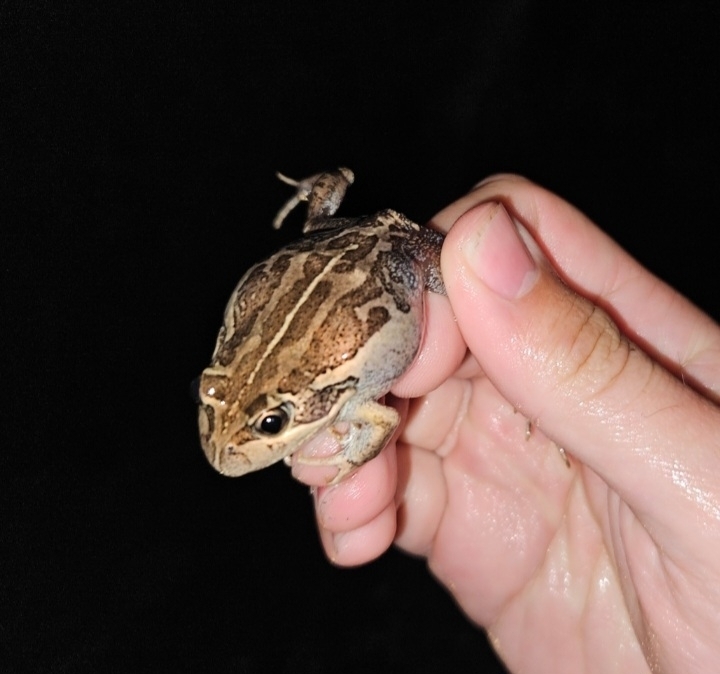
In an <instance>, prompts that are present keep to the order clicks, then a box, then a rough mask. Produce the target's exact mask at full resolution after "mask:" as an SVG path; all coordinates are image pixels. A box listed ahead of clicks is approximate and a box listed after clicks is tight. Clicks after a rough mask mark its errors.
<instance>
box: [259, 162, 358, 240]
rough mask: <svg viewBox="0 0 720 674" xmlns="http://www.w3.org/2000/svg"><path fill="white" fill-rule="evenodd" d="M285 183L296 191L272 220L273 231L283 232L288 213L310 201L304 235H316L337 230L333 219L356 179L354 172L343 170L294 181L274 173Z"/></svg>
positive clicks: (337, 224) (338, 223)
mask: <svg viewBox="0 0 720 674" xmlns="http://www.w3.org/2000/svg"><path fill="white" fill-rule="evenodd" d="M275 175H276V176H277V177H278V178H279V179H280V180H282V181H283V182H284V183H285V184H287V185H290V186H292V187H294V188H295V194H294V195H293V196H292V197H290V199H288V200H287V201H286V202H285V204H284V206H283V207H282V208H281V209H280V210H279V211H278V214H277V215H276V216H275V219H274V220H273V228H274V229H280V227H282V223H283V221H284V220H285V218H286V217H287V216H288V213H290V211H292V209H293V208H295V207H296V206H297V205H298V204H299V203H300V202H301V201H307V202H308V214H307V220H306V222H305V225H304V227H303V232H304V233H305V234H307V233H308V232H315V231H318V230H321V229H335V228H336V227H338V226H339V225H340V224H341V222H340V221H338V222H337V223H336V222H334V221H333V220H332V217H331V216H333V215H334V214H335V212H336V211H337V209H338V208H339V207H340V203H341V202H342V200H343V198H344V197H345V192H346V191H347V188H348V187H349V186H350V185H352V183H353V181H354V180H355V176H354V174H353V172H352V171H351V170H350V169H348V168H344V167H341V168H339V169H337V170H335V171H327V172H325V173H316V174H315V175H313V176H310V177H309V178H303V179H302V180H293V179H292V178H288V177H287V176H286V175H283V174H282V173H279V172H278V173H276V174H275Z"/></svg>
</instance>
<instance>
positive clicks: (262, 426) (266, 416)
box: [255, 405, 290, 435]
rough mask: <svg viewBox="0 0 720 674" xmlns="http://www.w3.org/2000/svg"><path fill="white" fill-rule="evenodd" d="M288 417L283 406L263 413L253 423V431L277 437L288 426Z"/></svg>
mask: <svg viewBox="0 0 720 674" xmlns="http://www.w3.org/2000/svg"><path fill="white" fill-rule="evenodd" d="M288 421H290V415H289V414H288V410H287V409H286V407H285V406H284V405H281V406H280V407H276V408H275V409H272V410H268V411H267V412H263V414H262V415H261V416H260V417H259V418H258V420H257V421H256V422H255V430H256V431H257V432H258V433H262V434H263V435H277V434H278V433H280V432H281V431H282V430H284V428H285V427H286V426H287V425H288Z"/></svg>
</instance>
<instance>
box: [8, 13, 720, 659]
mask: <svg viewBox="0 0 720 674" xmlns="http://www.w3.org/2000/svg"><path fill="white" fill-rule="evenodd" d="M95 4H96V5H97V6H96V7H94V8H91V7H87V6H83V5H81V4H80V3H75V4H72V5H70V6H66V5H65V4H64V3H47V2H37V1H35V0H26V1H25V2H22V3H20V2H18V3H12V2H2V3H0V31H1V34H0V55H1V57H2V60H1V61H0V78H1V79H0V84H1V86H2V89H1V90H0V106H1V108H0V109H1V110H2V115H3V120H4V121H3V123H2V129H1V130H0V132H1V135H0V142H1V145H0V169H1V170H2V175H1V176H0V178H1V182H0V194H2V199H0V216H1V218H2V220H1V227H2V229H1V236H2V238H1V239H0V241H1V246H2V248H1V250H0V273H1V274H2V279H1V281H2V339H3V348H2V363H3V364H2V392H3V399H4V401H3V406H2V436H1V437H0V442H1V443H2V445H1V447H0V508H1V510H0V546H1V553H0V557H1V558H0V565H1V566H0V571H1V575H0V670H1V671H3V672H20V671H48V672H50V671H51V672H85V671H87V672H90V671H92V672H97V671H102V672H147V671H172V672H208V671H212V672H253V673H254V672H264V671H271V670H272V671H279V672H296V671H308V672H331V671H332V672H336V671H341V672H362V671H374V670H376V669H382V670H383V671H385V670H387V671H390V670H392V671H413V672H416V673H420V672H436V671H439V670H440V668H443V669H445V668H447V669H451V670H454V671H486V672H495V671H502V668H501V666H500V665H499V664H497V663H496V661H495V660H494V656H492V655H491V654H490V649H489V647H488V645H487V643H486V639H485V637H484V636H483V634H482V633H481V632H480V631H478V630H477V629H476V628H475V627H473V626H472V625H470V624H469V623H468V622H467V621H466V619H465V618H464V617H463V615H462V614H461V613H460V611H459V610H458V609H457V608H456V607H455V605H454V604H453V602H452V601H451V599H450V598H449V597H448V596H447V595H446V594H445V592H444V590H442V589H441V588H440V587H439V586H437V585H436V583H435V581H434V580H433V579H432V577H431V576H430V575H429V573H428V572H427V570H426V568H425V565H424V563H423V561H422V560H416V559H411V558H408V557H407V556H404V555H402V554H400V553H398V552H396V551H391V552H389V553H387V554H386V555H385V556H384V557H383V558H381V559H380V560H378V561H377V562H375V563H373V564H370V565H368V566H366V567H363V568H360V569H354V570H341V569H335V568H333V567H331V566H330V565H329V564H328V563H327V562H326V560H325V559H324V557H323V555H322V553H321V551H320V547H319V544H318V542H317V537H316V533H315V529H314V522H313V515H312V509H311V503H310V499H309V497H308V495H307V490H306V489H305V488H303V487H302V486H300V485H298V484H296V483H294V482H293V481H292V480H290V478H289V477H288V475H287V472H286V469H284V467H282V466H276V467H273V468H271V469H268V470H266V471H262V472H260V473H256V474H253V475H250V476H247V477H244V478H242V479H239V480H230V479H227V478H222V477H221V476H219V475H217V474H216V473H215V472H214V471H212V469H210V468H209V466H208V465H207V464H206V461H205V459H204V457H203V455H202V452H201V450H200V448H199V444H198V440H197V431H196V421H195V410H194V407H193V404H192V402H191V401H190V399H189V396H188V383H189V382H190V380H191V379H193V378H194V377H195V376H196V375H197V374H198V373H199V372H200V370H201V369H202V368H203V367H204V366H205V365H206V364H207V361H208V359H209V357H210V353H211V351H212V348H213V345H214V340H215V334H216V332H217V329H218V328H219V325H220V318H221V314H222V310H223V307H224V304H225V302H226V300H227V297H228V295H229V294H230V292H231V290H232V288H233V287H234V285H235V283H236V282H237V280H238V279H239V277H240V276H241V275H242V273H243V271H244V270H245V268H246V267H247V266H248V265H249V264H250V263H251V262H252V261H256V260H257V259H259V258H260V257H262V256H263V255H265V254H267V253H269V252H271V251H272V250H274V249H275V248H277V247H278V246H279V245H280V244H281V243H283V242H285V241H287V240H289V239H290V238H295V237H297V236H298V227H299V222H300V218H299V217H298V218H295V219H291V221H290V222H288V223H287V224H286V229H285V230H283V231H282V232H280V233H276V232H273V231H272V230H271V229H270V222H271V220H272V217H273V215H274V214H275V212H276V210H277V209H278V207H279V206H280V205H281V204H282V203H283V201H284V200H285V199H286V198H287V197H288V196H289V192H288V188H287V187H286V186H284V185H282V184H281V183H279V182H278V181H276V179H275V178H274V175H273V174H274V171H276V170H281V171H283V172H284V173H287V174H288V175H291V176H294V177H303V176H305V175H307V174H309V173H313V172H315V171H317V170H319V169H323V168H332V167H335V166H338V165H347V166H349V167H351V168H352V169H353V170H354V171H355V174H356V184H355V185H354V186H353V187H352V188H351V191H350V193H349V195H348V198H347V199H346V202H345V204H344V205H343V211H342V212H343V213H344V214H353V215H355V214H360V213H365V212H370V211H375V210H378V209H380V208H385V207H392V208H396V209H398V210H400V211H403V212H404V213H406V214H407V215H408V216H410V217H412V218H413V219H415V220H419V221H424V220H427V219H428V218H429V217H430V216H431V215H432V214H433V213H434V212H435V211H436V210H438V209H440V208H441V207H443V206H444V205H446V204H448V203H449V202H450V201H452V200H453V199H454V198H456V197H457V196H459V195H460V194H462V193H463V192H464V191H466V190H467V189H468V188H469V187H470V186H471V185H472V184H473V183H474V182H476V181H478V180H480V179H481V178H483V177H485V176H486V175H487V174H489V173H492V172H498V171H513V172H519V173H523V174H525V175H527V176H529V177H530V178H532V179H534V180H536V181H538V182H540V183H542V184H544V185H546V186H548V187H550V188H551V189H553V190H555V191H556V192H558V193H560V194H561V195H563V196H564V197H565V198H567V199H568V200H570V201H572V202H573V203H575V204H576V205H578V206H579V207H580V208H581V209H582V210H584V211H585V212H586V213H588V214H589V215H590V216H591V217H593V218H594V219H595V220H596V222H598V223H599V224H600V225H601V226H602V227H603V228H604V229H605V230H606V231H608V232H609V233H610V234H611V235H612V236H613V237H615V238H616V239H618V240H619V241H620V242H621V243H622V245H624V246H625V247H626V248H627V249H629V250H630V251H631V252H632V253H633V254H634V255H635V256H636V257H638V258H639V259H640V260H641V261H643V263H644V264H646V265H647V266H648V267H650V268H651V269H652V270H653V271H654V272H655V273H657V274H658V275H659V276H661V277H663V278H664V279H666V280H668V281H669V282H671V283H672V284H673V285H674V286H676V287H677V288H678V289H679V290H680V291H681V292H682V293H684V294H685V295H687V296H689V297H690V298H691V299H693V300H694V301H695V302H696V303H698V304H700V305H701V306H703V307H704V308H705V309H706V310H708V311H709V312H711V313H712V314H713V315H715V316H717V315H718V313H719V309H720V307H719V305H718V300H717V292H716V290H715V288H716V286H717V281H716V279H715V270H716V267H717V261H716V258H717V255H718V254H717V245H716V244H714V243H712V241H714V237H715V233H714V229H715V228H716V219H717V216H716V211H717V195H718V188H717V184H718V179H719V178H720V170H719V166H718V150H719V149H720V145H719V143H718V138H717V134H716V128H717V125H718V113H720V100H719V98H720V97H719V93H718V92H719V91H720V85H718V81H720V80H719V79H718V56H720V11H718V10H717V9H715V8H714V7H715V5H714V4H713V3H708V4H707V5H703V4H701V3H672V4H670V3H667V4H665V3H625V4H624V5H622V6H617V7H613V6H611V4H608V3H594V4H593V5H592V6H590V5H589V4H588V5H586V3H578V6H575V5H558V4H551V3H543V2H538V1H535V2H533V1H532V0H528V1H526V2H473V3H470V2H460V3H457V4H456V5H452V4H451V3H446V6H445V7H444V8H442V9H439V10H437V9H436V10H434V11H432V12H430V11H427V10H422V9H420V4H419V3H417V4H415V3H404V2H403V3H385V4H384V5H380V4H378V5H375V4H371V3H353V2H349V3H325V2H322V3H303V2H272V1H270V2H254V1H251V2H237V3H235V2H232V3H226V2H214V3H198V4H197V5H194V4H190V3H187V2H137V3H129V2H122V1H120V0H118V1H116V2H113V3H95ZM580 6H582V8H580ZM493 663H495V664H493Z"/></svg>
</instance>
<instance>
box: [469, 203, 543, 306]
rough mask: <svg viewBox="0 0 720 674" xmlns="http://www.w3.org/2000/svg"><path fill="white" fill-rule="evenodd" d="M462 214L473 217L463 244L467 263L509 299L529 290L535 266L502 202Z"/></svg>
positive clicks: (484, 280)
mask: <svg viewBox="0 0 720 674" xmlns="http://www.w3.org/2000/svg"><path fill="white" fill-rule="evenodd" d="M462 217H470V218H474V220H475V222H474V223H473V224H474V229H473V232H472V234H471V235H470V236H468V237H467V239H466V240H465V241H464V242H463V244H462V251H463V255H464V257H465V260H466V262H467V265H468V267H469V268H470V269H471V270H472V271H473V272H474V274H475V275H476V276H477V277H478V278H479V279H480V280H481V281H482V282H483V283H484V284H485V285H486V286H487V287H488V288H490V290H492V291H493V292H495V293H497V294H498V295H500V296H501V297H504V298H505V299H508V300H514V299H518V298H520V297H522V296H523V295H525V294H526V293H528V292H529V291H530V290H531V289H532V287H533V286H534V285H535V281H536V280H537V278H538V268H537V265H536V264H535V261H534V260H533V258H532V256H531V255H530V253H529V252H528V249H527V248H526V247H525V244H524V243H523V241H522V239H521V238H520V234H519V233H518V230H517V227H516V226H515V223H514V222H513V221H512V220H511V218H510V216H509V215H508V212H507V211H506V210H505V208H504V207H503V205H502V204H497V203H490V204H483V205H482V206H480V207H478V208H477V209H473V210H472V211H469V212H468V213H466V214H465V215H464V216H462Z"/></svg>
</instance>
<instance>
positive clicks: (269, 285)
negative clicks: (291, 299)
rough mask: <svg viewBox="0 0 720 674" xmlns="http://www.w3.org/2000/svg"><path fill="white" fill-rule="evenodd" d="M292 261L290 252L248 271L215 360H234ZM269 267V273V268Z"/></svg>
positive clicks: (237, 295) (219, 361)
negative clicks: (268, 269) (230, 323)
mask: <svg viewBox="0 0 720 674" xmlns="http://www.w3.org/2000/svg"><path fill="white" fill-rule="evenodd" d="M291 261H292V258H291V256H290V255H281V256H279V257H277V258H275V259H273V260H271V261H270V263H263V264H258V265H256V266H254V267H252V268H251V269H250V270H249V271H248V272H247V274H246V276H245V279H244V280H243V281H241V282H240V284H239V285H238V290H237V291H236V292H237V294H236V296H235V301H234V302H233V305H232V312H231V315H232V325H227V322H228V321H227V320H226V326H225V327H226V331H225V334H224V335H223V340H222V342H220V341H219V340H218V349H217V353H216V355H215V358H214V359H213V362H214V363H220V364H221V365H223V366H227V365H229V364H230V363H232V361H233V360H234V358H235V355H236V352H237V349H238V348H239V347H240V346H241V345H242V343H243V342H244V341H245V339H246V338H247V336H248V335H250V334H251V333H252V332H253V330H254V329H255V325H256V322H257V320H258V319H259V318H260V316H261V311H262V307H264V306H266V305H267V304H268V303H269V302H270V300H271V298H272V296H273V293H274V292H275V290H276V289H277V287H278V286H279V285H280V283H281V281H282V278H283V274H284V273H285V272H286V271H287V269H288V267H289V266H290V262H291ZM268 266H269V267H270V271H269V272H268V271H266V269H267V267H268Z"/></svg>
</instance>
